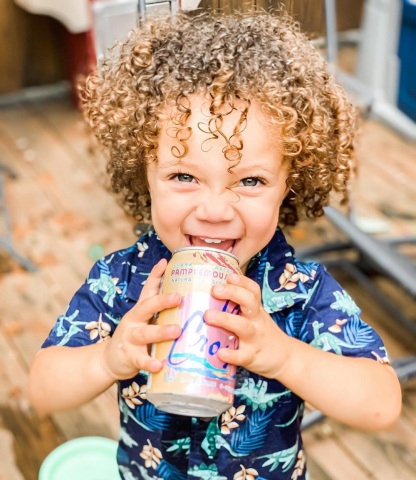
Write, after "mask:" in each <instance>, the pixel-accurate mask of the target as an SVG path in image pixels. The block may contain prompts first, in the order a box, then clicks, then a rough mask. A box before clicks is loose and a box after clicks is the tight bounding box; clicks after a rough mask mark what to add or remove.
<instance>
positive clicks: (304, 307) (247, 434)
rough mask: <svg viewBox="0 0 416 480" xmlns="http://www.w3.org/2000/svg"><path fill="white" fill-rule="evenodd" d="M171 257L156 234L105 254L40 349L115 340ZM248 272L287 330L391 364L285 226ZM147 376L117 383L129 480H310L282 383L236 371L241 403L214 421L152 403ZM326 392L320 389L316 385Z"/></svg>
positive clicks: (297, 412) (297, 411)
mask: <svg viewBox="0 0 416 480" xmlns="http://www.w3.org/2000/svg"><path fill="white" fill-rule="evenodd" d="M162 257H164V258H166V259H167V260H169V259H170V257H171V253H170V252H169V251H168V250H167V248H166V247H165V246H164V245H163V243H162V242H161V241H160V240H159V238H158V237H157V235H156V234H155V233H153V232H149V233H148V234H146V235H145V236H143V237H142V238H140V240H139V241H138V242H137V243H136V244H135V245H133V246H131V247H130V248H128V249H126V250H121V251H118V252H115V253H113V254H111V255H108V256H106V257H105V258H103V259H101V260H99V261H98V262H97V263H96V264H95V265H94V266H93V268H92V270H91V272H90V273H89V275H88V277H87V279H86V281H85V283H84V284H83V285H82V286H81V288H80V289H79V290H78V292H77V293H76V294H75V296H74V297H73V299H72V300H71V302H70V304H69V307H68V309H67V311H66V313H65V315H62V316H60V317H59V318H58V320H57V323H56V324H55V326H54V327H53V329H52V331H51V332H50V335H49V337H48V338H47V339H46V341H45V342H44V344H43V347H48V346H50V345H66V346H71V347H77V346H81V345H89V344H92V343H95V342H103V341H108V340H109V339H110V338H111V335H112V333H113V332H114V330H115V329H116V328H117V325H118V323H119V321H120V320H121V318H122V317H123V316H124V314H125V313H126V312H127V311H128V310H129V309H131V308H132V307H133V305H134V304H135V303H136V302H137V300H138V298H139V296H140V292H141V290H142V288H143V285H144V283H145V281H146V278H147V276H148V275H149V272H150V270H151V269H152V267H153V266H154V265H155V264H156V263H157V262H158V261H159V260H160V259H161V258H162ZM246 275H247V276H248V277H250V278H252V279H253V280H255V281H256V282H257V283H258V284H259V285H260V286H261V288H262V299H263V306H264V308H265V309H266V311H267V312H268V313H269V314H270V315H271V316H272V318H273V319H274V321H275V322H276V323H277V325H278V326H279V327H280V328H281V329H282V330H284V331H285V332H286V333H287V334H288V335H290V336H292V337H295V338H297V339H300V340H301V341H303V342H306V343H309V344H311V345H313V346H315V347H316V348H320V349H322V350H325V351H328V352H333V353H334V354H336V355H346V356H353V357H368V358H372V359H375V360H377V361H380V362H387V361H388V359H387V354H386V350H385V347H384V345H383V343H382V341H381V339H380V337H379V336H378V335H377V334H376V333H375V332H374V330H373V329H372V328H371V327H370V326H368V325H366V324H365V323H364V322H363V321H362V320H361V319H360V310H359V308H358V307H357V305H356V304H355V303H354V302H353V300H352V299H351V298H350V296H349V295H348V294H347V293H346V292H345V291H344V290H343V289H342V288H341V286H340V285H339V284H338V283H337V282H336V281H335V280H334V278H333V277H332V276H330V275H329V273H328V272H327V271H326V269H325V268H324V267H323V266H322V265H319V264H317V263H314V262H307V263H306V262H305V263H303V262H300V261H298V260H297V259H296V258H295V256H294V250H293V249H292V247H290V246H289V245H288V244H287V242H286V240H285V238H284V235H283V233H282V231H281V230H280V229H278V230H277V231H276V233H275V235H274V237H273V239H272V240H271V242H270V243H269V244H268V245H267V246H266V247H265V248H264V249H263V250H262V251H261V252H259V253H258V254H257V255H256V256H255V257H254V258H253V259H252V260H251V262H250V265H249V268H248V270H247V273H246ZM147 376H148V374H147V372H144V371H141V372H139V374H138V375H137V376H136V377H135V378H132V379H130V380H125V381H120V382H119V385H118V401H119V408H120V423H121V428H120V439H119V448H118V454H117V460H118V464H119V471H120V476H121V478H122V479H124V480H134V479H146V480H148V479H151V480H185V479H190V480H192V479H205V480H213V479H215V480H229V479H234V480H245V479H255V480H266V479H268V480H269V479H270V480H301V479H306V478H307V472H306V465H305V455H304V451H303V445H302V438H301V429H300V423H301V420H302V413H303V400H302V399H301V398H299V397H298V396H297V395H295V394H294V393H293V392H291V391H290V390H289V389H288V388H286V387H285V386H284V385H282V384H281V383H279V382H278V381H276V380H271V379H269V378H266V377H262V376H261V375H257V374H255V373H251V372H249V371H247V370H245V369H244V368H238V369H237V386H236V392H235V401H234V405H233V406H232V407H231V408H230V409H229V410H228V411H226V412H225V413H223V414H222V415H220V416H218V417H216V418H210V419H202V418H193V417H186V416H179V415H172V414H168V413H165V412H162V411H160V410H158V409H156V408H155V407H154V406H153V404H152V403H150V402H148V401H147V400H146V383H147ZM318 388H319V386H318Z"/></svg>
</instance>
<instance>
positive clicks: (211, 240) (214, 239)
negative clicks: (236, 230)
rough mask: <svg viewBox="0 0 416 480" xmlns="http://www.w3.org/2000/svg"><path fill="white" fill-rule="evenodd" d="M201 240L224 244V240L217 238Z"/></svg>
mask: <svg viewBox="0 0 416 480" xmlns="http://www.w3.org/2000/svg"><path fill="white" fill-rule="evenodd" d="M200 238H201V237H200ZM201 240H203V241H204V242H205V243H221V242H222V240H218V239H216V238H201Z"/></svg>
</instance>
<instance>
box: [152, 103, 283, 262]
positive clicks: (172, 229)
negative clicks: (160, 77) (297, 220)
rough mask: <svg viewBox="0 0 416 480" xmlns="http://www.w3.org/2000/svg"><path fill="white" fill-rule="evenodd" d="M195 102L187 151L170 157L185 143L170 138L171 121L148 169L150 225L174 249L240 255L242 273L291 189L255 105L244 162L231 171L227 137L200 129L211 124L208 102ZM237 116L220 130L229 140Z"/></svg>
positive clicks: (273, 134) (270, 134)
mask: <svg viewBox="0 0 416 480" xmlns="http://www.w3.org/2000/svg"><path fill="white" fill-rule="evenodd" d="M190 100H191V109H192V115H191V117H190V119H189V122H188V125H189V126H190V127H191V128H192V135H191V137H190V138H189V139H188V141H187V144H188V147H189V152H188V153H187V155H186V156H185V157H184V158H182V159H180V160H178V158H176V157H175V156H174V155H173V153H172V147H174V146H176V147H178V148H179V149H180V151H182V148H181V146H180V144H179V142H178V141H177V140H176V139H174V138H172V134H170V135H169V128H170V127H172V124H171V123H169V122H166V125H164V126H163V128H162V129H161V135H160V140H159V147H158V151H157V157H158V161H157V162H153V163H151V164H150V165H149V166H148V169H147V173H148V182H149V190H150V195H151V200H152V221H153V225H154V228H155V230H156V232H157V234H158V236H159V237H160V239H161V240H162V242H163V243H164V244H165V245H166V246H167V247H168V248H169V250H171V251H173V250H176V249H178V248H182V247H187V246H204V247H214V248H219V249H222V250H227V251H230V252H231V253H233V254H234V255H236V256H237V258H238V259H239V261H240V266H241V267H242V270H243V272H245V270H246V268H247V264H248V262H249V260H250V259H251V258H252V257H253V256H254V255H255V254H256V253H258V252H259V251H260V250H261V249H262V248H263V247H265V246H266V245H267V243H268V242H269V241H270V239H271V238H272V236H273V234H274V232H275V229H276V227H277V224H278V219H279V208H280V205H281V203H282V200H283V198H284V196H285V194H286V192H287V188H286V178H287V168H286V167H285V166H284V165H283V163H282V155H281V153H280V152H279V149H278V141H277V139H276V137H277V133H276V129H274V131H273V130H272V128H271V127H270V125H269V124H268V123H267V118H266V117H265V116H264V115H263V114H261V113H260V112H259V110H258V108H256V104H255V103H252V104H251V106H250V109H249V113H248V117H247V125H246V128H245V129H244V131H243V132H242V135H241V136H242V139H243V142H244V143H243V144H244V147H243V150H242V159H241V161H240V163H239V164H238V165H237V166H236V167H234V168H233V169H232V170H231V172H229V171H228V170H229V167H230V162H229V161H228V160H227V159H226V158H225V157H224V153H223V151H222V150H223V148H224V147H225V145H226V144H225V140H224V139H223V138H221V136H219V137H218V138H217V139H211V140H208V141H207V139H208V138H210V137H212V135H209V134H207V133H204V132H203V131H201V130H200V129H199V128H198V124H199V123H200V122H202V123H203V124H204V125H206V124H207V116H206V115H204V113H203V112H205V111H206V110H207V107H206V101H205V100H204V99H203V97H202V96H200V95H193V96H191V97H190ZM203 104H204V107H203V108H202V106H203ZM201 109H202V111H201ZM239 117H240V113H239V112H233V113H232V114H231V115H228V116H226V117H225V118H224V121H223V127H222V130H223V131H224V133H225V134H226V135H227V137H229V136H230V135H231V134H232V132H233V129H234V126H235V125H236V122H237V120H238V118H239ZM204 141H205V143H204Z"/></svg>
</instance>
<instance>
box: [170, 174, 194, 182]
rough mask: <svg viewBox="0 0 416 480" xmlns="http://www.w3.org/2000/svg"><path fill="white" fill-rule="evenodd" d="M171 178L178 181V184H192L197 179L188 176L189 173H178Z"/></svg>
mask: <svg viewBox="0 0 416 480" xmlns="http://www.w3.org/2000/svg"><path fill="white" fill-rule="evenodd" d="M171 178H172V179H175V180H177V181H178V182H187V183H191V182H193V181H195V178H194V177H193V176H192V175H188V174H187V173H176V174H175V175H173V176H172V177H171Z"/></svg>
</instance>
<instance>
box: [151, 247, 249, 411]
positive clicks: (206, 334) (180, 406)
mask: <svg viewBox="0 0 416 480" xmlns="http://www.w3.org/2000/svg"><path fill="white" fill-rule="evenodd" d="M231 273H241V271H240V268H239V265H238V260H237V258H236V257H235V256H234V255H232V254H230V253H228V252H224V251H222V250H218V249H215V248H205V247H187V248H182V249H180V250H177V251H175V252H174V254H173V256H172V259H171V261H170V262H169V263H168V266H167V268H166V271H165V275H164V279H163V284H162V292H163V293H175V292H179V293H180V294H181V295H182V302H181V304H180V306H179V307H178V308H172V309H168V310H164V311H162V312H160V313H159V315H158V318H157V323H158V324H168V323H177V324H179V325H180V326H181V328H182V333H181V335H180V336H179V338H177V339H176V340H173V341H169V342H161V343H157V344H154V345H153V347H152V356H154V357H156V358H158V359H159V360H161V361H162V362H163V368H162V370H161V371H160V372H158V373H156V374H149V381H148V389H147V398H148V400H149V401H150V402H152V403H153V404H154V405H155V406H156V407H157V408H159V409H160V410H164V411H166V412H170V413H176V414H179V415H189V416H195V417H214V416H217V415H220V414H221V413H223V412H224V411H226V410H227V409H228V408H229V407H230V406H232V404H233V400H234V387H235V376H236V367H235V366H233V365H229V364H226V363H224V362H222V361H221V360H220V359H219V358H218V356H217V352H218V350H219V349H220V348H232V349H235V348H237V347H238V338H236V337H235V335H234V334H232V333H231V332H229V331H227V330H224V329H222V328H218V327H213V326H210V325H207V324H206V323H205V320H204V313H205V311H206V310H208V309H216V310H220V311H224V312H231V313H235V314H238V313H239V311H240V308H239V306H238V305H236V304H235V303H233V302H231V301H229V300H227V301H223V300H218V299H216V298H214V297H213V296H212V295H211V288H212V286H213V285H216V284H225V283H226V278H227V275H229V274H231Z"/></svg>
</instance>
